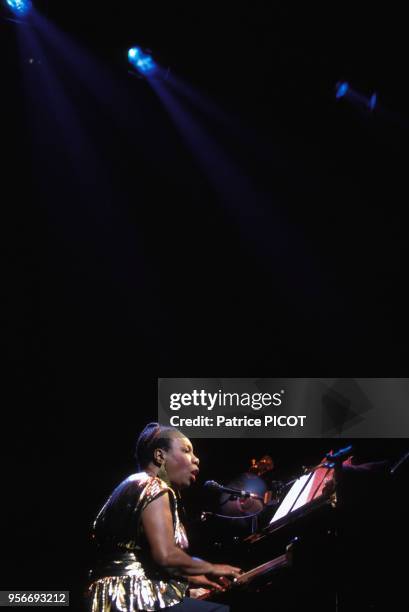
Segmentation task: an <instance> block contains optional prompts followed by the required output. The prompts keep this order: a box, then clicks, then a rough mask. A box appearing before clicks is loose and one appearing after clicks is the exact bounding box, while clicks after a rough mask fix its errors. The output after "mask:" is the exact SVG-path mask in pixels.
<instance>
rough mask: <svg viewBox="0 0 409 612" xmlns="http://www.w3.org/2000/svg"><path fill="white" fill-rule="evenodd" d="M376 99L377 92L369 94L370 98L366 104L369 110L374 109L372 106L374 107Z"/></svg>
mask: <svg viewBox="0 0 409 612" xmlns="http://www.w3.org/2000/svg"><path fill="white" fill-rule="evenodd" d="M377 100H378V96H377V94H376V93H373V94H372V96H371V98H370V100H369V104H368V106H369V110H371V111H373V110H374V108H375V106H376V102H377Z"/></svg>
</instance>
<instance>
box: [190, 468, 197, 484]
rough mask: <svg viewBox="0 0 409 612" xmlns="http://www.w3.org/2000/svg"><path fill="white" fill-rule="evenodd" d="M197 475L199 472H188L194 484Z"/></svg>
mask: <svg viewBox="0 0 409 612" xmlns="http://www.w3.org/2000/svg"><path fill="white" fill-rule="evenodd" d="M198 475H199V470H193V471H192V472H190V478H191V479H192V480H193V482H196V480H197V477H198Z"/></svg>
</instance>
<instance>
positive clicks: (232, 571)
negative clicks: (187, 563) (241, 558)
mask: <svg viewBox="0 0 409 612" xmlns="http://www.w3.org/2000/svg"><path fill="white" fill-rule="evenodd" d="M241 571H242V570H241V569H240V568H239V567H234V566H233V565H224V564H221V563H212V565H211V569H210V571H209V572H207V573H206V576H208V577H209V579H212V578H222V577H225V578H230V579H231V580H234V579H235V578H238V577H239V576H240V574H241Z"/></svg>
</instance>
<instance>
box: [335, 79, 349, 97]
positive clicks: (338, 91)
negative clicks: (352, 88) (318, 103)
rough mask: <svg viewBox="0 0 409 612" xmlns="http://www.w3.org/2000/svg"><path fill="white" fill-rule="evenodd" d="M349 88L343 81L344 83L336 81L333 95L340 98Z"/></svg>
mask: <svg viewBox="0 0 409 612" xmlns="http://www.w3.org/2000/svg"><path fill="white" fill-rule="evenodd" d="M348 89H349V84H348V83H346V82H344V83H337V86H336V93H335V97H336V98H342V97H343V96H345V94H346V93H347V91H348Z"/></svg>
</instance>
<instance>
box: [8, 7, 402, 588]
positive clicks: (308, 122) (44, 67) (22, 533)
mask: <svg viewBox="0 0 409 612" xmlns="http://www.w3.org/2000/svg"><path fill="white" fill-rule="evenodd" d="M35 5H36V7H37V9H38V12H39V13H41V14H42V15H45V16H47V18H48V19H49V20H50V22H51V23H53V24H54V25H55V26H56V28H57V36H56V39H57V43H58V42H61V41H63V42H62V47H61V48H62V49H63V51H67V53H68V56H69V58H70V60H72V61H70V62H66V61H65V60H63V57H62V55H63V53H62V52H61V48H59V47H58V44H56V39H54V41H53V40H51V41H50V39H48V38H47V37H46V36H44V35H43V34H44V32H43V33H38V32H37V34H38V41H39V43H40V48H38V49H37V52H35V51H34V52H33V53H32V52H31V50H30V52H28V51H27V47H26V46H25V47H24V46H23V48H22V47H21V43H22V41H27V39H28V38H29V37H28V36H27V35H26V34H25V33H24V32H25V30H24V28H28V27H29V26H23V25H21V24H20V25H18V24H15V23H12V22H10V21H7V20H6V17H8V16H9V15H8V13H7V11H6V10H5V9H4V8H2V11H1V22H0V27H1V38H0V45H1V52H2V53H1V66H2V72H1V76H2V87H1V100H2V110H3V115H2V124H1V143H2V151H3V155H2V159H3V161H2V198H1V199H2V207H1V211H2V217H3V219H2V223H1V227H2V248H3V251H4V255H5V261H6V271H5V274H4V276H3V281H4V282H3V286H4V295H5V297H4V300H3V306H4V307H5V310H4V316H3V324H4V325H3V332H2V337H3V341H4V347H5V350H4V353H5V356H6V361H7V364H8V367H7V369H6V370H4V385H3V391H4V402H2V404H3V419H4V425H3V428H2V433H3V435H2V438H3V439H2V448H3V449H4V451H5V461H4V463H3V475H4V485H3V495H2V498H3V504H2V506H3V509H5V511H6V515H5V518H4V519H3V527H4V532H5V536H4V551H5V553H4V559H7V563H6V564H7V566H8V567H7V570H9V574H10V578H9V579H7V580H6V578H4V580H3V579H2V582H3V587H4V588H9V587H10V588H17V587H19V588H40V587H41V588H52V587H55V588H67V585H68V586H70V587H71V589H72V590H76V589H79V588H81V587H79V586H78V585H82V584H83V583H82V580H83V577H84V574H85V567H86V565H87V555H88V548H87V544H86V537H87V531H88V526H89V522H90V521H91V520H92V517H93V515H94V514H95V511H96V509H97V508H98V506H99V504H100V503H101V502H102V501H103V499H104V497H105V495H106V494H107V493H109V491H110V489H111V487H112V486H113V485H114V484H115V483H116V482H117V481H118V480H119V479H121V478H122V477H123V476H124V475H126V474H127V473H129V472H130V471H132V470H133V469H134V468H133V465H132V462H131V455H132V447H133V443H134V439H135V437H136V434H137V432H138V430H140V428H141V427H142V426H143V425H144V424H145V423H146V422H147V421H149V420H154V419H155V416H156V377H157V376H158V375H161V376H173V375H174V376H180V375H181V374H182V375H183V376H190V375H191V376H197V375H199V376H201V375H202V376H213V375H215V374H216V375H220V372H223V374H231V375H233V376H239V375H240V374H241V373H242V374H243V375H244V376H248V374H249V373H254V372H256V373H257V375H259V376H275V375H278V376H280V375H281V376H294V375H303V376H305V375H306V376H309V375H310V376H311V375H312V376H314V375H315V376H316V374H317V372H319V374H320V375H322V376H332V375H334V373H335V374H336V375H337V376H343V375H346V376H349V375H351V373H353V374H354V375H356V374H357V373H359V374H360V375H364V376H377V375H379V376H388V375H392V376H399V375H404V374H403V372H405V374H406V373H407V371H405V363H406V358H407V351H408V349H407V345H408V344H407V340H408V338H407V336H408V334H407V324H406V319H407V314H406V313H407V310H408V303H407V295H406V291H405V285H406V283H405V280H404V279H405V278H406V274H405V272H406V259H407V249H408V243H407V227H406V224H405V211H406V201H407V181H406V174H405V170H406V163H405V162H406V141H407V134H408V132H407V127H406V122H407V120H408V118H407V102H408V92H407V87H406V82H405V74H406V57H407V51H408V50H407V45H408V42H407V37H406V35H405V32H404V29H405V20H404V19H403V14H402V10H403V9H402V8H397V5H396V6H395V7H394V6H393V5H391V6H388V7H384V6H382V7H381V6H380V7H376V6H375V5H373V4H372V3H369V2H361V3H359V7H357V6H356V5H355V6H353V5H352V4H351V6H349V5H348V4H345V3H343V5H342V7H340V8H337V9H335V8H331V9H330V8H328V7H326V8H323V6H319V7H317V6H316V5H315V6H310V5H308V6H297V5H296V4H295V3H288V2H287V3H274V4H273V3H271V2H261V1H259V2H257V1H256V2H254V1H253V2H251V3H250V2H235V3H232V2H226V3H220V2H219V3H216V2H207V3H187V2H173V3H163V5H162V3H161V4H153V3H135V2H127V1H125V2H121V3H118V5H114V4H108V3H106V4H104V5H101V4H100V3H97V2H87V3H86V6H83V5H79V4H76V3H73V2H68V1H65V0H62V1H59V2H52V3H50V2H36V3H35ZM18 32H20V36H18ZM62 32H63V33H64V36H65V37H69V38H70V40H71V41H73V44H75V52H73V47H72V46H70V45H68V43H67V39H66V38H62ZM37 34H36V36H37ZM60 34H61V37H60ZM135 43H139V44H142V45H144V46H147V47H150V48H151V49H152V50H154V52H155V54H156V55H157V57H158V58H160V61H161V63H162V64H163V65H164V66H170V67H171V70H172V73H174V74H175V75H179V76H180V78H181V79H183V81H184V82H185V83H187V84H188V85H189V86H190V87H191V88H193V90H194V91H197V92H200V96H201V99H202V100H207V108H208V110H209V111H210V110H211V109H212V108H213V107H212V105H211V104H210V102H209V100H210V101H211V102H212V104H214V105H215V107H216V109H217V112H214V111H213V110H211V112H198V111H197V109H195V108H194V105H191V104H190V103H189V102H188V101H187V100H186V99H182V98H180V100H181V103H182V106H183V108H184V109H185V110H186V112H187V113H193V116H194V117H195V120H196V121H197V124H198V125H199V126H200V128H201V129H202V130H203V131H204V132H205V133H207V134H209V135H210V137H211V141H212V143H213V146H214V147H215V149H216V150H217V151H223V159H227V160H229V164H226V167H221V169H220V176H221V177H222V183H223V181H224V186H225V187H226V189H227V192H228V197H227V198H225V197H223V195H221V194H220V190H219V189H220V184H219V185H216V184H215V183H214V181H213V180H211V178H210V177H209V174H208V173H206V172H205V171H204V170H203V168H202V167H201V165H200V163H198V160H197V158H196V156H195V154H194V153H193V152H192V151H191V150H190V149H189V148H188V147H186V144H185V142H184V140H183V138H182V137H181V133H180V131H178V129H176V128H175V126H174V124H173V123H172V121H171V120H170V118H169V115H168V114H167V112H166V111H165V110H164V108H163V106H162V105H161V104H160V103H159V101H158V98H157V96H156V94H155V93H154V92H153V91H152V89H151V88H150V86H149V84H148V83H146V82H145V81H143V80H140V79H137V78H135V77H134V76H131V75H129V74H128V66H127V64H126V49H127V48H128V47H129V46H130V45H132V44H135ZM30 57H32V58H33V59H34V60H35V61H34V63H32V64H30V63H29V62H28V60H29V59H30ZM90 57H91V58H92V63H91V65H92V66H95V68H96V72H95V73H93V72H92V71H90V70H89V63H88V60H89V58H90ZM85 58H87V61H85ZM83 59H84V62H83V61H82V60H83ZM37 61H41V64H38V63H37ZM90 61H91V60H90ZM343 79H346V80H348V81H350V82H351V84H352V85H353V86H354V87H355V88H356V89H357V90H358V91H360V92H363V93H365V94H366V95H370V94H371V93H372V92H373V91H377V92H378V94H379V100H380V104H381V106H382V107H383V108H384V110H385V112H384V113H383V114H382V113H377V112H375V113H373V114H372V115H371V114H368V113H367V112H365V111H362V110H360V109H358V108H355V107H353V106H351V105H349V104H348V103H346V102H345V101H344V100H342V101H336V100H335V97H334V88H335V84H336V83H337V82H338V81H339V80H343ZM185 129H186V126H185ZM200 150H201V143H198V151H199V152H200ZM212 151H213V149H212ZM196 153H197V151H196ZM243 177H244V183H243ZM246 177H247V178H248V182H247V179H246ZM242 184H244V185H247V186H248V185H249V184H250V185H251V187H250V188H249V189H244V190H241V188H240V187H239V188H236V185H239V186H241V185H242ZM210 444H211V445H212V449H213V445H214V451H213V450H212V453H211V457H208V466H209V467H208V473H207V472H204V476H205V477H211V478H214V477H215V470H216V473H217V475H218V478H220V479H221V480H223V479H224V478H227V477H229V476H230V475H231V474H234V473H235V472H236V469H237V470H238V471H241V470H242V467H240V469H239V468H238V465H237V456H236V447H235V446H234V444H233V442H232V443H231V445H232V446H231V448H232V452H231V459H230V458H229V457H230V456H229V457H228V458H227V459H226V464H225V465H224V466H223V469H221V468H220V465H219V463H220V458H219V451H220V452H221V453H222V454H223V455H224V453H223V450H222V449H219V446H220V445H221V444H222V443H221V442H220V441H212V442H211V443H210V442H209V445H210ZM246 444H248V445H249V446H248V453H247V454H248V456H245V453H244V452H243V453H242V447H241V446H240V457H243V462H245V463H247V461H248V460H249V459H250V456H251V455H254V454H255V453H256V451H255V450H254V449H257V451H258V449H260V453H261V451H262V449H261V445H262V444H264V442H263V443H262V442H258V441H257V442H252V441H249V442H246ZM274 444H275V443H274ZM280 444H281V447H280V448H281V451H280V452H281V453H282V457H283V459H282V462H283V464H288V465H290V464H291V461H292V460H293V459H294V465H298V464H299V463H305V462H306V458H305V456H306V455H309V454H311V456H312V459H311V460H315V458H317V455H319V454H320V453H321V450H322V448H323V449H324V450H325V448H326V445H325V442H318V441H316V442H314V445H313V446H311V449H313V450H311V451H310V447H309V446H308V443H307V442H305V443H303V444H305V445H306V446H303V445H299V444H298V443H297V444H295V443H293V442H292V443H291V445H290V444H289V445H288V447H287V446H283V443H282V442H281V443H280ZM204 445H205V443H204V442H203V441H201V442H200V445H199V446H200V447H201V448H199V450H200V451H201V452H202V453H203V451H204V452H205V455H206V452H208V451H206V448H205V446H204ZM396 445H397V446H396V447H393V445H392V443H388V448H387V449H386V450H385V452H386V454H388V453H389V454H392V455H394V454H395V455H398V454H399V452H400V451H401V450H402V448H403V447H404V444H403V443H401V442H397V443H396ZM295 447H296V448H295ZM381 449H382V444H381V442H376V444H375V448H374V449H373V453H374V455H375V456H379V455H380V454H382V453H381V452H380V451H381ZM318 450H319V452H318ZM370 450H371V449H370ZM397 451H399V452H397ZM213 452H214V454H213ZM205 463H206V462H205ZM216 468H217V469H216ZM219 469H220V472H219ZM223 470H225V472H224V471H223ZM198 505H200V504H198ZM6 540H9V542H7V547H6ZM6 551H7V552H6ZM2 556H3V554H2Z"/></svg>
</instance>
